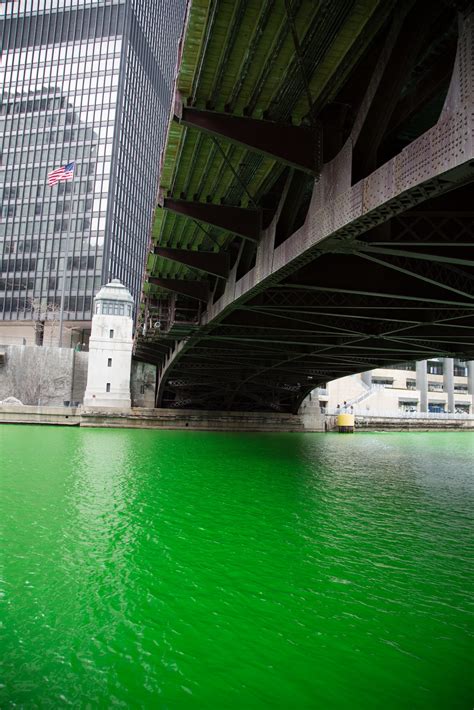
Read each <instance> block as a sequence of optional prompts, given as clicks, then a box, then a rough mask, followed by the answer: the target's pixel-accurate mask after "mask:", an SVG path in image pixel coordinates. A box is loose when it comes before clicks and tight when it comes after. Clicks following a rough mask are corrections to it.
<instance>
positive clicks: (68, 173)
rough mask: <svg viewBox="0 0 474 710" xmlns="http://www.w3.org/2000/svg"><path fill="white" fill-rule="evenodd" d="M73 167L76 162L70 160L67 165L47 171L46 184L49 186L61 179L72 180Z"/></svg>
mask: <svg viewBox="0 0 474 710" xmlns="http://www.w3.org/2000/svg"><path fill="white" fill-rule="evenodd" d="M75 167H76V163H74V162H72V163H68V164H67V165H62V166H61V167H60V168H55V170H52V171H51V172H50V173H48V185H49V186H50V187H51V186H52V185H56V183H57V182H60V181H61V180H72V178H73V177H74V168H75Z"/></svg>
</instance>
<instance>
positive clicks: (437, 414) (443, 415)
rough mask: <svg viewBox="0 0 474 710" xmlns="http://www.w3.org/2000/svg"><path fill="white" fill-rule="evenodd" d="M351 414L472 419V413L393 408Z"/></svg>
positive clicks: (399, 417) (395, 417)
mask: <svg viewBox="0 0 474 710" xmlns="http://www.w3.org/2000/svg"><path fill="white" fill-rule="evenodd" d="M341 413H342V412H341V411H340V410H331V411H329V412H327V414H328V415H329V416H336V415H337V414H341ZM351 413H352V412H351ZM353 414H354V416H355V417H364V418H366V417H378V418H383V419H474V414H468V413H465V412H401V411H400V412H394V411H393V409H392V410H384V409H380V410H375V409H374V410H372V409H370V410H368V411H367V412H354V413H353Z"/></svg>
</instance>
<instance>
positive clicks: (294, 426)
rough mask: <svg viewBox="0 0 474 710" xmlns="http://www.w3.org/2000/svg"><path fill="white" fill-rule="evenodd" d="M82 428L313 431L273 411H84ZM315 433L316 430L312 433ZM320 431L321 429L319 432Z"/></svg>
mask: <svg viewBox="0 0 474 710" xmlns="http://www.w3.org/2000/svg"><path fill="white" fill-rule="evenodd" d="M81 426H87V427H130V428H134V429H193V430H202V431H310V429H308V428H306V427H305V426H304V424H303V422H302V420H301V417H299V416H298V415H293V414H278V413H274V412H267V413H265V412H213V411H197V410H191V409H188V410H186V409H179V410H178V409H176V410H173V409H145V408H139V407H137V408H133V409H130V410H128V411H127V410H104V411H96V410H90V409H89V410H87V409H86V410H83V412H82V417H81ZM313 431H314V430H313ZM316 431H318V430H316Z"/></svg>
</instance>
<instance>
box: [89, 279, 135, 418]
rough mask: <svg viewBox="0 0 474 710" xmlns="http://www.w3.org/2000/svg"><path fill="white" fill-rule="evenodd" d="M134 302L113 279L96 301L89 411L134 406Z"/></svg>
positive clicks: (91, 341)
mask: <svg viewBox="0 0 474 710" xmlns="http://www.w3.org/2000/svg"><path fill="white" fill-rule="evenodd" d="M132 316H133V298H132V296H131V294H130V291H128V289H127V288H126V287H125V286H123V284H121V283H120V281H119V280H118V279H113V280H112V281H111V282H110V283H108V284H107V285H106V286H103V287H102V288H101V289H100V291H99V293H98V294H97V296H96V297H95V299H94V315H93V317H92V332H91V337H90V340H89V368H88V372H87V388H86V393H85V395H84V406H85V407H120V408H128V407H130V406H131V400H130V369H131V363H132V346H133V336H132V331H133V317H132Z"/></svg>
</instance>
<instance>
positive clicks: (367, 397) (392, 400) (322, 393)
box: [319, 358, 474, 414]
mask: <svg viewBox="0 0 474 710" xmlns="http://www.w3.org/2000/svg"><path fill="white" fill-rule="evenodd" d="M319 400H320V404H321V405H322V407H323V408H325V409H327V411H328V412H335V411H336V409H337V406H338V405H339V407H341V408H342V407H343V406H344V402H345V403H346V406H348V407H353V410H354V412H355V413H356V414H369V413H372V414H394V413H404V412H410V413H411V412H433V413H446V414H448V413H453V414H456V413H457V414H474V360H471V361H469V362H463V361H461V360H457V359H454V358H433V359H431V360H422V361H420V362H408V363H403V364H400V365H398V366H396V367H394V366H392V367H391V368H377V369H376V370H369V371H368V372H363V373H361V374H358V375H350V376H348V377H341V378H340V379H338V380H333V381H332V382H329V383H328V384H327V388H326V389H320V390H319Z"/></svg>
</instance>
